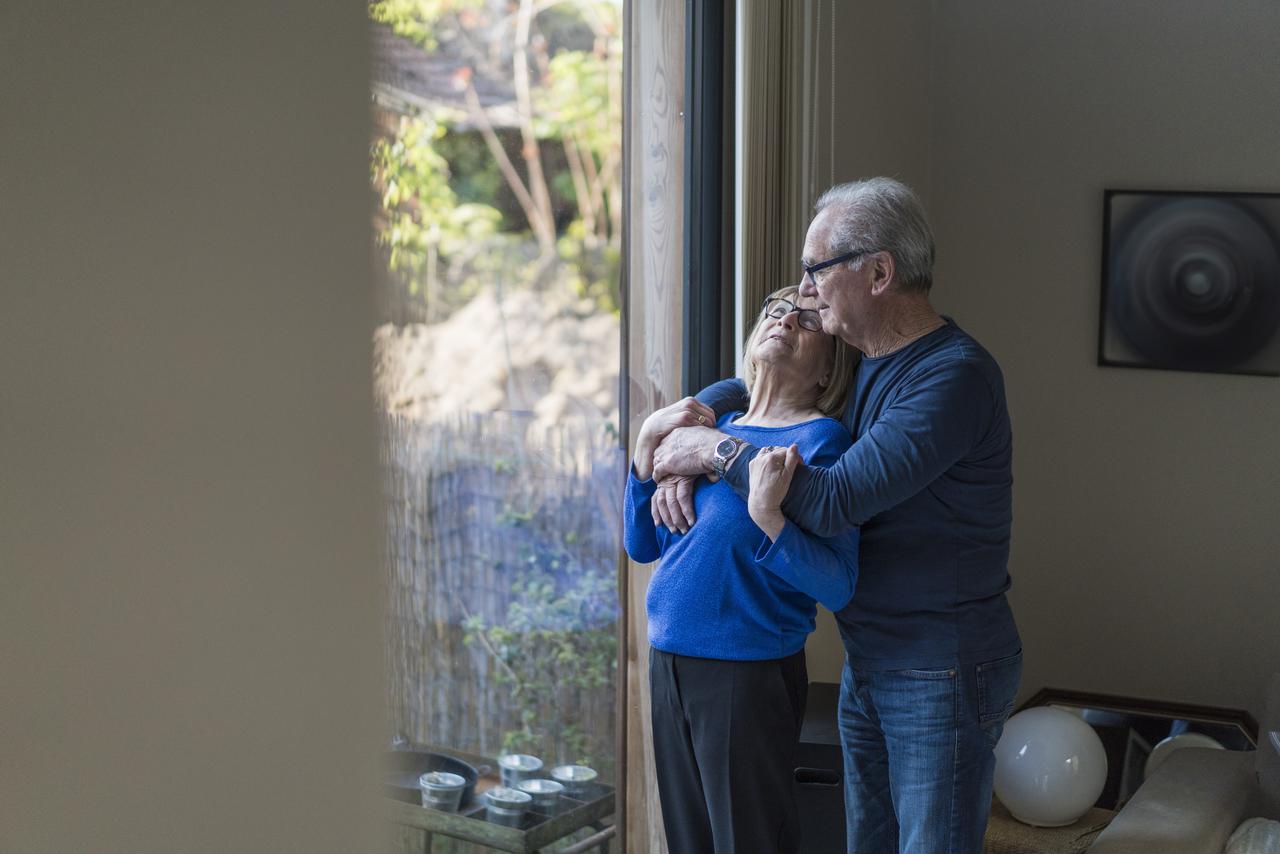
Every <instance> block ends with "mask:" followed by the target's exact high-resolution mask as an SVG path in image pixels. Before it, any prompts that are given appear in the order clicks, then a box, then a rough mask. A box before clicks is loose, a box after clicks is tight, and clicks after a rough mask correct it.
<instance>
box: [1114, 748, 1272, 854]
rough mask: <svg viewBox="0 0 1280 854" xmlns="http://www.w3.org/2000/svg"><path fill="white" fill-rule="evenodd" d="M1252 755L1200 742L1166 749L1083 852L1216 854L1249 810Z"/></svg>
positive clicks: (1252, 779) (1251, 753)
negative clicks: (1203, 745)
mask: <svg viewBox="0 0 1280 854" xmlns="http://www.w3.org/2000/svg"><path fill="white" fill-rule="evenodd" d="M1253 759H1254V754H1253V752H1252V751H1250V752H1241V751H1234V750H1209V749H1205V748H1200V747H1187V748H1183V749H1182V750H1176V751H1174V752H1173V753H1170V754H1169V757H1168V758H1167V759H1166V760H1165V761H1164V762H1163V763H1161V764H1160V766H1159V767H1158V768H1157V769H1156V770H1155V772H1154V773H1153V774H1152V775H1151V778H1150V779H1149V780H1147V781H1145V782H1144V783H1143V784H1142V785H1141V786H1139V787H1138V791H1137V792H1135V793H1134V795H1133V797H1132V798H1131V799H1130V800H1129V803H1127V804H1125V807H1124V809H1122V810H1120V812H1119V813H1118V814H1117V815H1116V817H1115V819H1114V820H1113V821H1112V822H1111V824H1110V825H1109V826H1108V827H1107V829H1106V830H1104V831H1103V832H1102V834H1101V835H1100V836H1099V837H1098V839H1097V841H1096V842H1094V843H1093V846H1092V847H1091V848H1090V849H1089V854H1222V849H1223V848H1224V847H1225V846H1226V844H1227V838H1228V837H1229V836H1231V832H1232V831H1233V830H1235V828H1236V825H1238V824H1240V821H1241V820H1242V819H1243V818H1244V817H1245V813H1246V811H1247V810H1248V809H1249V805H1250V800H1251V793H1252V790H1253V787H1254V773H1253Z"/></svg>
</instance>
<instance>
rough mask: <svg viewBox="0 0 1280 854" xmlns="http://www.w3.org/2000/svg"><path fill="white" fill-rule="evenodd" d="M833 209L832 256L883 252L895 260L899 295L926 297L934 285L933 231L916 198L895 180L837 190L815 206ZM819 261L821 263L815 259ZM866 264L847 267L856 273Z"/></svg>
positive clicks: (852, 263) (875, 180) (816, 209)
mask: <svg viewBox="0 0 1280 854" xmlns="http://www.w3.org/2000/svg"><path fill="white" fill-rule="evenodd" d="M827 208H831V209H832V211H831V216H832V221H831V239H830V241H829V242H830V246H829V249H830V250H831V254H832V255H833V256H834V255H843V254H844V253H845V252H859V251H865V252H881V251H886V252H888V253H889V254H891V255H892V256H893V260H894V263H895V266H896V271H897V272H896V276H895V278H896V280H897V282H898V285H899V286H900V287H901V288H902V289H903V290H908V291H920V292H927V291H928V290H929V288H930V287H931V286H932V285H933V256H934V249H933V231H932V230H931V229H930V228H929V220H928V219H927V218H926V217H925V214H924V205H922V204H920V199H919V197H918V196H916V194H915V192H914V191H913V190H912V189H911V188H910V187H908V186H907V185H906V184H903V183H902V182H901V181H895V180H894V179H893V178H866V179H864V180H861V181H850V182H849V183H847V184H837V185H836V186H834V187H832V188H831V189H830V190H827V191H826V192H825V193H823V194H822V197H821V198H819V199H818V202H817V204H815V205H814V212H815V213H819V212H821V211H823V210H825V209H827ZM814 260H821V259H814ZM864 260H866V259H865V258H855V259H854V260H852V261H850V262H849V266H850V267H852V268H853V269H855V270H857V269H860V268H861V267H862V262H863V261H864Z"/></svg>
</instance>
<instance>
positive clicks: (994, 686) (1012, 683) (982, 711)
mask: <svg viewBox="0 0 1280 854" xmlns="http://www.w3.org/2000/svg"><path fill="white" fill-rule="evenodd" d="M1021 682H1022V651H1021V650H1019V651H1018V652H1016V653H1015V654H1013V655H1010V656H1008V657H1007V658H997V659H996V660H995V661H984V662H983V663H982V664H979V665H978V667H977V683H978V721H979V722H980V723H981V724H982V726H991V725H992V724H1000V723H1004V721H1005V719H1006V718H1008V717H1009V714H1010V713H1011V712H1012V711H1013V701H1014V699H1015V698H1016V697H1017V696H1018V685H1019V683H1021Z"/></svg>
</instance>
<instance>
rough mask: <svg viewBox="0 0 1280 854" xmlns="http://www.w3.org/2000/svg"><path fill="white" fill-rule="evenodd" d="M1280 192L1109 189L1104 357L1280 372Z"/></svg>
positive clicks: (1164, 365) (1140, 364)
mask: <svg viewBox="0 0 1280 854" xmlns="http://www.w3.org/2000/svg"><path fill="white" fill-rule="evenodd" d="M1278 235H1280V193H1204V192H1171V191H1155V190H1107V191H1106V193H1105V195H1104V202H1103V238H1102V247H1103V248H1102V303H1101V321H1100V325H1099V335H1098V364H1100V365H1114V366H1121V367H1131V368H1160V369H1165V370H1177V371H1208V372H1213V373H1228V374H1258V375H1262V376H1280V236H1278Z"/></svg>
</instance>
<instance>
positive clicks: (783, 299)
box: [760, 297, 822, 332]
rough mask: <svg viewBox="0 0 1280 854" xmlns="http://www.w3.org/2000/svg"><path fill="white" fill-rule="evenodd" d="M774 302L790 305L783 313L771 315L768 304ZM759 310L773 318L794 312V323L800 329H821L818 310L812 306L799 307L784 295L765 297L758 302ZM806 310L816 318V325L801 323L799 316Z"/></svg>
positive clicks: (806, 330) (814, 330)
mask: <svg viewBox="0 0 1280 854" xmlns="http://www.w3.org/2000/svg"><path fill="white" fill-rule="evenodd" d="M775 302H780V303H784V304H785V305H788V306H790V308H789V309H787V311H786V312H784V313H783V314H779V315H778V316H777V317H774V316H773V315H771V314H769V304H770V303H775ZM760 310H761V311H763V312H764V315H765V317H770V318H772V319H774V320H781V319H782V318H784V317H786V316H787V315H788V314H791V313H792V312H795V314H796V325H797V326H799V327H800V328H801V329H803V330H804V331H805V332H821V331H822V315H821V314H820V313H819V312H818V311H816V310H814V309H812V308H801V307H800V306H798V305H796V304H795V303H793V302H792V301H791V300H789V299H787V298H786V297H765V301H764V302H763V303H761V304H760ZM806 312H808V313H809V314H811V315H813V316H814V317H815V318H817V322H818V325H817V326H816V327H813V326H805V325H804V324H803V323H801V322H800V318H802V317H804V316H805V313H806Z"/></svg>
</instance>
